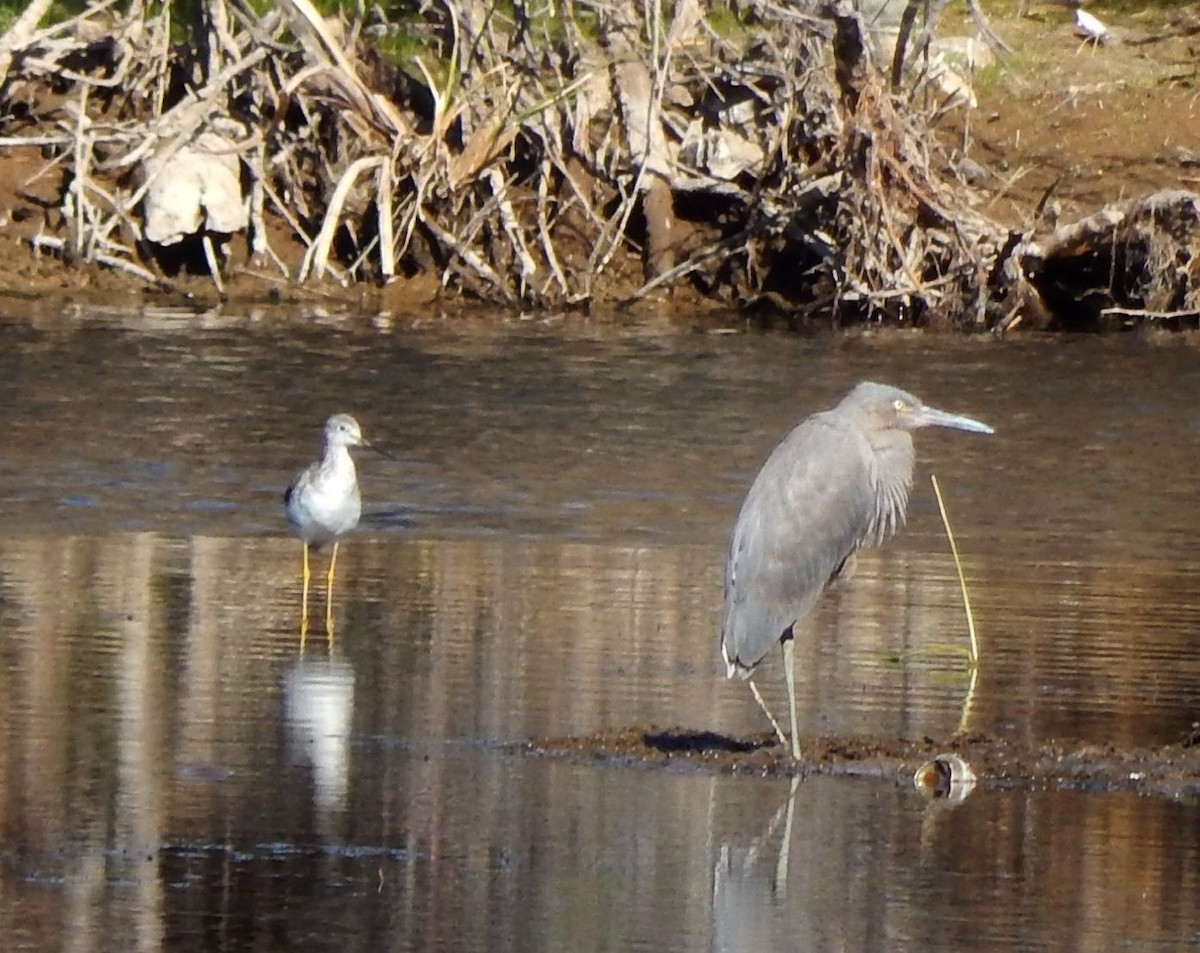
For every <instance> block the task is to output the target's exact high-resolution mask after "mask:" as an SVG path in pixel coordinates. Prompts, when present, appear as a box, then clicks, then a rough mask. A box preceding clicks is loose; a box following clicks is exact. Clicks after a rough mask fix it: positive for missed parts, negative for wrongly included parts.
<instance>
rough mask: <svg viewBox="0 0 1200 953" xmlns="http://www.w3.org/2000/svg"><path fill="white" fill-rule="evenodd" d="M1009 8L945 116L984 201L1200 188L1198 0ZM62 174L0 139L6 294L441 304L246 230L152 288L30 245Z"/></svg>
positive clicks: (15, 124) (999, 213) (380, 306)
mask: <svg viewBox="0 0 1200 953" xmlns="http://www.w3.org/2000/svg"><path fill="white" fill-rule="evenodd" d="M1007 9H1008V10H1009V11H1010V12H1008V13H1007V14H1006V15H1004V16H996V15H995V12H993V20H992V25H993V27H994V28H995V29H996V31H997V32H998V33H999V34H1000V35H1001V36H1002V37H1003V38H1004V39H1005V40H1006V41H1007V42H1008V43H1009V44H1010V45H1011V46H1012V47H1013V48H1014V50H1015V51H1016V52H1015V53H1014V55H1013V56H1011V57H1010V58H1008V60H1007V62H1005V63H1004V64H1003V65H997V66H993V67H989V68H987V69H986V70H984V71H983V72H982V73H981V74H980V75H979V76H978V77H977V78H976V90H977V95H978V99H979V108H978V109H977V110H975V111H974V112H973V113H972V114H971V116H970V118H969V121H968V122H967V123H964V121H963V119H962V117H961V116H955V117H951V118H949V119H947V120H946V121H945V122H944V123H943V125H942V127H941V129H940V132H941V134H942V135H943V136H944V137H945V138H946V139H947V141H949V142H961V140H962V136H963V133H964V131H969V135H970V140H971V145H970V147H969V148H968V150H967V151H968V154H969V155H970V156H971V157H972V158H974V159H975V160H976V161H978V162H980V163H981V164H982V165H984V166H985V167H986V168H987V169H988V170H990V172H991V174H990V175H989V177H988V179H987V181H986V183H985V186H986V188H987V189H988V191H989V192H990V193H991V199H990V200H989V201H988V203H987V206H986V211H987V212H988V214H990V215H992V216H994V217H995V218H997V219H998V220H1000V221H1003V222H1006V223H1008V224H1011V225H1013V226H1023V225H1025V224H1027V223H1029V222H1031V221H1032V220H1033V211H1034V209H1035V208H1036V207H1037V205H1038V203H1039V202H1040V201H1041V200H1042V199H1043V197H1044V196H1046V194H1047V192H1048V190H1049V191H1052V195H1051V200H1052V202H1054V203H1057V204H1058V206H1059V208H1058V209H1057V211H1058V214H1059V216H1060V220H1061V221H1070V220H1072V219H1074V218H1078V217H1081V216H1083V215H1086V214H1089V213H1090V212H1093V211H1095V210H1096V209H1098V208H1099V207H1101V206H1102V205H1103V204H1104V203H1106V202H1112V201H1118V200H1120V199H1122V198H1129V197H1132V196H1135V195H1138V194H1141V193H1143V192H1146V191H1149V190H1152V189H1158V188H1186V189H1197V188H1200V106H1198V102H1200V68H1198V67H1197V66H1196V63H1197V62H1198V58H1197V51H1198V49H1200V12H1198V11H1197V10H1196V8H1195V7H1193V6H1190V5H1189V6H1181V7H1178V8H1171V7H1168V8H1166V9H1165V10H1164V9H1161V8H1160V9H1155V8H1146V9H1141V8H1136V7H1134V8H1123V7H1113V6H1111V5H1110V6H1104V5H1101V6H1092V5H1089V9H1092V10H1093V12H1094V13H1096V14H1097V15H1098V16H1100V17H1101V18H1102V19H1104V20H1105V22H1106V23H1108V24H1109V25H1110V27H1111V28H1112V29H1113V31H1114V32H1115V33H1116V35H1117V37H1118V40H1117V41H1116V42H1113V43H1111V44H1108V45H1105V46H1102V47H1100V48H1098V49H1095V50H1093V49H1091V48H1090V47H1089V48H1085V47H1082V46H1081V44H1080V41H1079V40H1078V39H1077V38H1076V37H1075V35H1074V33H1073V29H1072V23H1073V19H1072V18H1073V14H1072V13H1071V11H1069V10H1068V9H1066V8H1065V7H1058V6H1038V7H1033V8H1031V10H1030V12H1029V13H1028V14H1027V15H1025V16H1020V17H1019V16H1016V15H1015V13H1013V12H1011V10H1012V8H1011V7H1009V8H1007ZM950 32H962V33H964V34H965V33H971V32H973V30H971V29H969V25H968V24H965V23H963V24H953V23H948V24H946V29H944V30H943V33H950ZM6 125H7V128H6V132H7V133H8V134H13V135H16V134H30V133H32V132H33V131H34V130H32V129H29V128H22V127H21V123H20V121H19V120H15V119H10V120H9V121H8V123H7V124H6ZM964 125H966V126H967V129H966V130H964ZM61 176H62V173H61V171H60V170H59V167H58V166H57V165H55V164H54V163H53V162H49V161H47V160H46V159H45V158H44V157H43V155H42V154H41V152H40V151H39V150H36V149H31V148H25V149H20V148H12V149H6V150H3V151H2V152H0V243H3V244H6V245H8V246H9V248H10V254H9V258H8V262H7V268H6V270H5V272H4V277H3V278H0V296H8V297H19V298H31V299H37V300H39V301H41V302H43V303H44V304H46V305H47V306H51V307H53V306H56V305H57V304H60V303H65V302H76V303H78V302H84V303H87V302H91V303H98V304H99V303H104V304H113V303H119V304H125V305H128V304H130V303H131V299H130V292H131V290H132V291H134V292H136V294H137V295H139V296H140V298H141V299H142V300H146V301H148V302H150V303H160V304H186V305H192V306H195V307H197V308H203V307H207V306H211V305H215V304H217V303H219V302H220V301H222V300H225V301H236V302H241V303H252V302H255V301H267V302H275V303H285V304H286V303H291V302H297V303H303V302H312V303H324V304H328V305H335V306H336V305H341V306H345V307H366V308H368V309H372V310H392V311H408V312H411V311H414V310H416V311H421V310H426V309H428V308H430V307H436V306H438V304H439V297H440V295H441V289H440V286H439V284H438V282H437V280H436V278H435V277H428V276H422V277H418V278H416V279H412V280H405V279H398V280H397V281H395V282H394V283H392V284H391V285H389V286H387V287H364V286H361V285H360V286H354V287H350V288H341V287H339V286H337V285H336V284H334V283H332V282H326V283H323V284H319V285H318V284H310V285H307V286H305V287H303V288H301V287H297V286H295V285H291V284H288V283H286V282H285V281H284V280H283V279H282V276H281V275H280V274H279V272H278V270H277V269H273V270H271V271H268V270H267V269H265V268H259V269H256V268H251V267H248V266H247V265H246V263H245V252H244V242H240V241H237V242H235V246H239V245H240V246H241V247H240V248H239V247H234V248H233V249H232V252H233V258H234V261H235V263H238V262H240V266H239V267H236V268H235V269H234V271H233V273H232V274H231V276H230V277H229V279H228V280H227V282H226V289H225V294H224V295H223V296H222V295H220V294H218V292H217V290H216V288H215V287H214V285H213V283H212V281H211V280H209V279H208V278H207V277H190V276H186V275H184V276H182V277H173V278H170V279H164V280H163V281H162V282H161V284H160V285H159V287H157V288H151V289H147V288H146V287H145V286H144V285H143V284H142V283H141V282H140V281H139V280H138V279H136V278H133V277H131V276H128V275H125V274H122V273H119V272H114V271H111V270H108V269H105V268H100V267H95V266H90V265H78V264H70V263H64V262H63V261H62V260H61V259H60V258H58V257H56V256H53V255H48V254H45V253H43V254H40V255H39V254H35V253H34V252H33V251H32V250H31V247H30V241H29V240H30V238H31V237H32V236H33V235H36V234H51V235H61V234H62V233H63V232H62V222H61V215H60V212H59V211H58V207H57V206H58V195H59V194H60V192H61V188H62V181H61ZM270 237H271V242H272V247H273V248H274V249H275V251H276V252H277V253H278V254H279V255H280V256H281V258H283V259H284V261H285V262H287V263H288V264H289V265H294V264H295V263H296V262H297V261H298V260H299V258H300V254H301V249H300V247H299V245H298V244H297V243H296V242H295V241H294V240H293V238H292V237H291V235H290V233H289V232H288V231H287V230H285V229H280V230H278V231H277V232H276V234H274V235H272V236H270ZM614 290H615V291H616V292H617V293H619V292H620V290H621V289H614ZM614 297H615V295H614ZM690 297H691V296H690V295H687V294H682V293H680V294H676V295H673V296H672V302H671V303H672V304H674V305H675V306H682V307H684V308H687V309H691V308H695V307H696V306H697V305H699V306H702V307H703V306H704V305H705V304H706V302H702V301H701V302H697V301H692V300H688V301H684V300H682V298H690ZM663 303H664V302H663V301H661V300H659V301H656V302H655V303H654V306H655V307H656V308H661V307H662V305H663ZM708 304H711V303H708Z"/></svg>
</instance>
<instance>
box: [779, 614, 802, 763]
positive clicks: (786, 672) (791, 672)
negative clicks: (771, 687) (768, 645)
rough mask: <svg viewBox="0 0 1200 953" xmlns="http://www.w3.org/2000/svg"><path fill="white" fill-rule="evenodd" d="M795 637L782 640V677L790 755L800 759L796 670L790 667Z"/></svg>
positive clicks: (789, 636)
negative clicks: (789, 717)
mask: <svg viewBox="0 0 1200 953" xmlns="http://www.w3.org/2000/svg"><path fill="white" fill-rule="evenodd" d="M795 652H796V639H795V638H794V637H793V636H791V635H788V636H787V638H785V639H784V640H783V677H784V679H786V680H787V690H788V710H789V711H790V712H791V713H792V757H793V758H795V759H796V760H797V761H799V760H800V736H799V735H798V734H797V733H796V671H795V669H794V668H793V667H792V663H793V662H794V661H795Z"/></svg>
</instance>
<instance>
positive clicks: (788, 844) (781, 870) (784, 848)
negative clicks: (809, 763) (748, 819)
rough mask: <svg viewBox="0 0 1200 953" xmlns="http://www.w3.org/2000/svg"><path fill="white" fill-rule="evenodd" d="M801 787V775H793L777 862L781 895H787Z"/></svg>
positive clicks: (776, 879) (776, 875)
mask: <svg viewBox="0 0 1200 953" xmlns="http://www.w3.org/2000/svg"><path fill="white" fill-rule="evenodd" d="M798 787H800V777H799V775H793V776H792V784H791V787H790V788H789V789H788V800H787V815H786V816H785V817H784V821H783V843H781V844H780V845H779V860H778V861H777V862H776V864H775V887H776V890H777V891H778V893H779V895H780V896H784V897H786V896H787V882H788V861H789V859H790V858H791V856H792V821H793V819H794V818H795V815H796V789H797V788H798Z"/></svg>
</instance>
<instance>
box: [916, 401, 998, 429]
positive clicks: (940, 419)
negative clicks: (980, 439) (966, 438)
mask: <svg viewBox="0 0 1200 953" xmlns="http://www.w3.org/2000/svg"><path fill="white" fill-rule="evenodd" d="M917 426H918V427H952V428H953V429H955V430H969V431H971V433H995V432H996V431H995V430H993V429H992V428H991V427H989V426H988V425H987V424H985V423H983V422H982V421H980V420H976V419H975V418H974V417H964V416H963V415H962V414H948V413H946V411H944V410H938V409H937V408H935V407H922V408H921V409H920V411H918V413H917Z"/></svg>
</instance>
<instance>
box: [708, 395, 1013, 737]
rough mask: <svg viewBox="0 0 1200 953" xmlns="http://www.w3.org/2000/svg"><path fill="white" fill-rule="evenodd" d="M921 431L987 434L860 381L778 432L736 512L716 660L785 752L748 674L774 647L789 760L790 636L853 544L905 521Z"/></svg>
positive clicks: (973, 423) (842, 568)
mask: <svg viewBox="0 0 1200 953" xmlns="http://www.w3.org/2000/svg"><path fill="white" fill-rule="evenodd" d="M921 427H950V428H953V429H956V430H968V431H973V432H975V433H992V432H993V431H992V428H991V427H989V426H988V425H987V424H984V423H980V422H979V421H978V420H974V419H972V418H970V417H964V416H962V415H960V414H951V413H947V412H946V411H943V410H935V409H934V408H933V407H928V406H926V405H925V404H923V403H922V402H921V401H920V400H918V399H917V398H916V397H914V396H913V395H912V394H909V393H906V392H905V391H902V390H899V389H897V388H895V387H889V386H887V385H885V384H875V383H871V382H869V381H868V382H863V383H861V384H859V385H858V386H857V387H855V388H854V389H853V390H852V391H851V392H850V393H849V394H848V395H847V396H846V397H845V398H843V399H842V401H841V403H839V404H838V405H837V406H836V407H834V408H833V409H832V410H827V411H824V412H822V413H818V414H813V415H812V416H811V417H809V418H808V419H806V420H805V421H804V422H803V423H801V424H800V425H799V426H798V427H796V428H795V429H794V430H793V431H792V432H791V433H790V434H788V436H787V437H786V438H785V439H784V440H783V442H782V443H781V444H779V446H777V447H776V448H775V450H774V451H773V452H772V453H771V455H770V457H768V458H767V462H766V463H765V464H763V468H762V469H761V470H760V471H759V473H758V476H757V477H756V478H755V480H754V483H753V485H752V486H751V487H750V492H749V493H748V494H747V496H746V499H745V502H744V503H743V504H742V509H741V512H740V513H739V514H738V518H737V523H736V524H735V526H734V529H733V536H732V538H731V539H730V542H729V554H728V556H727V557H726V560H725V604H724V610H723V615H722V625H721V655H722V657H723V658H724V659H725V665H726V670H727V673H728V675H729V677H730V678H732V677H733V676H734V675H739V676H741V677H743V678H746V679H748V680H749V684H750V689H751V691H752V692H753V693H754V698H755V700H756V701H757V702H758V704H759V706H760V707H761V708H762V710H763V712H765V713H766V716H767V718H768V719H769V720H770V722H771V725H772V727H773V728H774V729H775V733H776V735H778V737H779V740H780V742H781V743H784V744H786V743H787V739H786V738H785V736H784V733H783V729H782V728H781V727H780V725H779V722H778V721H777V720H776V719H775V717H774V716H773V715H772V714H771V711H770V709H768V708H767V705H766V702H765V701H763V697H762V695H761V694H760V693H759V691H758V687H757V686H756V685H755V684H754V681H753V679H751V677H750V676H751V674H752V673H753V671H754V669H755V667H756V666H757V665H758V664H759V663H760V662H761V661H762V660H763V658H764V657H765V656H766V655H767V653H768V652H769V651H770V650H771V648H772V646H775V645H780V646H781V647H782V649H783V665H784V678H785V679H786V682H787V693H788V704H789V706H790V709H791V750H792V757H794V758H795V759H797V760H799V758H800V742H799V739H798V736H797V731H796V680H795V671H794V668H793V656H794V640H795V627H796V625H797V624H798V623H799V622H800V620H801V619H803V618H804V616H805V615H807V613H808V612H809V610H810V609H812V607H813V604H814V603H815V602H816V601H817V599H818V597H819V596H820V595H821V593H822V592H824V590H825V588H826V587H827V586H828V585H830V583H832V582H833V581H835V580H836V579H837V578H838V577H839V576H843V575H845V574H848V572H849V571H850V570H851V568H852V565H853V559H854V554H855V552H856V551H857V550H858V549H859V547H862V546H878V545H880V544H881V543H882V542H883V541H884V540H886V539H887V538H888V537H889V536H891V535H892V534H893V533H895V531H896V530H897V528H898V527H899V526H900V525H901V524H902V523H903V522H904V517H905V510H906V509H907V506H908V492H909V489H910V487H911V486H912V477H913V442H912V436H911V431H913V430H917V429H919V428H921Z"/></svg>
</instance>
